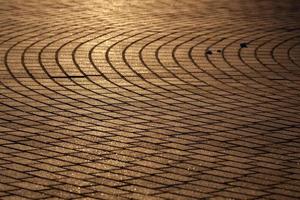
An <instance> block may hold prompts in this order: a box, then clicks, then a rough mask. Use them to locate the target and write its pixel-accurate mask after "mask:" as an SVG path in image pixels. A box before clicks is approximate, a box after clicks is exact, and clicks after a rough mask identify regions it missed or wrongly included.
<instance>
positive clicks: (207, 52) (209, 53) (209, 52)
mask: <svg viewBox="0 0 300 200" xmlns="http://www.w3.org/2000/svg"><path fill="white" fill-rule="evenodd" d="M205 54H206V55H212V54H213V53H212V51H211V50H207V51H206V52H205Z"/></svg>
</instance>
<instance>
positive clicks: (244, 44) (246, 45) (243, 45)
mask: <svg viewBox="0 0 300 200" xmlns="http://www.w3.org/2000/svg"><path fill="white" fill-rule="evenodd" d="M240 47H241V48H247V47H248V44H247V43H245V42H243V43H241V44H240Z"/></svg>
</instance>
